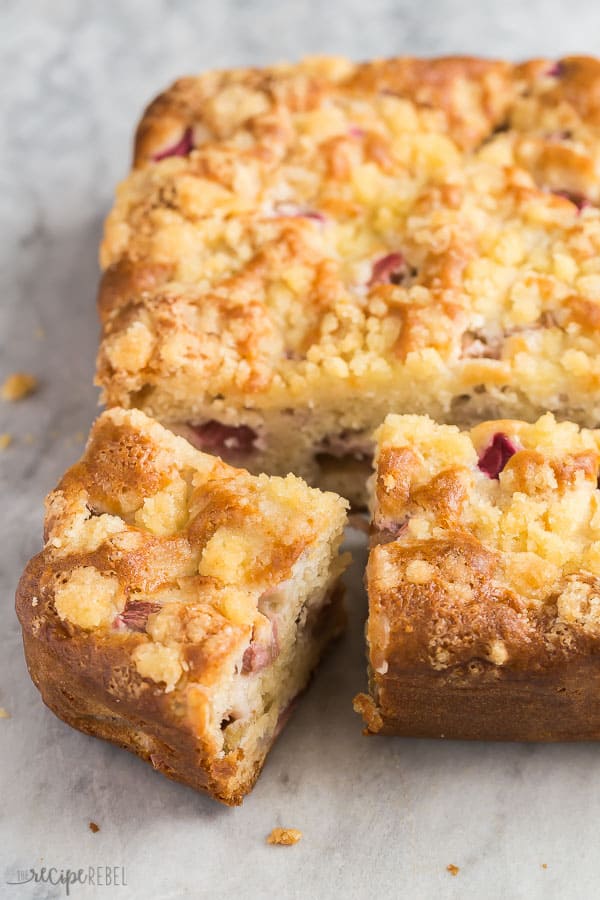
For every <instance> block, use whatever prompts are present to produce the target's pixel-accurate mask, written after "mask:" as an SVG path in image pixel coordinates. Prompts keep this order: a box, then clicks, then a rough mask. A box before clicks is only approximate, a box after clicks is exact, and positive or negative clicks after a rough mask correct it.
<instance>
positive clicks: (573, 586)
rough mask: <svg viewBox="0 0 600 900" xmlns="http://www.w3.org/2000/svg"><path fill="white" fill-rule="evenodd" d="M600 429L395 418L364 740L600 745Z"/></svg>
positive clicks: (384, 434) (384, 468) (384, 454)
mask: <svg viewBox="0 0 600 900" xmlns="http://www.w3.org/2000/svg"><path fill="white" fill-rule="evenodd" d="M599 465H600V431H592V430H585V429H582V430H580V429H579V428H578V426H577V425H575V424H573V423H571V422H562V423H558V422H557V421H556V420H555V419H554V417H553V416H552V415H551V414H550V413H546V414H545V415H543V416H542V417H541V418H540V419H539V420H538V421H537V422H536V423H535V424H527V423H525V422H522V421H516V420H508V419H507V420H501V421H488V422H483V423H481V424H479V425H477V426H476V427H474V428H473V429H472V430H471V431H466V430H464V431H461V430H459V429H458V428H457V427H456V426H452V425H440V424H437V423H435V422H433V421H432V420H431V419H429V418H427V417H422V416H414V415H405V416H394V415H392V416H389V417H388V418H387V419H386V421H385V423H384V424H383V425H382V426H381V428H380V429H379V430H378V432H377V451H376V475H375V476H374V478H373V481H372V501H371V502H372V547H371V551H370V557H369V562H368V567H367V587H368V593H369V620H368V624H367V643H368V653H369V681H370V690H369V694H368V695H366V694H361V695H359V696H358V697H357V698H356V699H355V708H356V709H357V711H359V712H361V713H362V715H363V717H364V720H365V722H366V725H367V731H368V732H371V733H383V734H400V735H409V736H417V737H438V738H439V737H446V738H467V739H479V738H481V739H490V740H518V741H563V740H598V739H600V491H599V490H598V469H599Z"/></svg>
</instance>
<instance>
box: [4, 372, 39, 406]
mask: <svg viewBox="0 0 600 900" xmlns="http://www.w3.org/2000/svg"><path fill="white" fill-rule="evenodd" d="M37 386H38V381H37V378H36V377H35V376H34V375H30V374H29V373H28V372H13V373H12V375H9V376H8V377H7V378H6V380H5V381H4V384H3V385H2V391H1V393H2V399H3V400H10V401H15V400H22V399H23V398H24V397H28V396H29V394H33V392H34V391H35V390H36V388H37Z"/></svg>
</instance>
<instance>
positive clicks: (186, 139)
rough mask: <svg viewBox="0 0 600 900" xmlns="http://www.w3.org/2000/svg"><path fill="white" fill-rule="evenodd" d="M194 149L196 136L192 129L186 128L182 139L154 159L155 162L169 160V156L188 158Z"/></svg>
mask: <svg viewBox="0 0 600 900" xmlns="http://www.w3.org/2000/svg"><path fill="white" fill-rule="evenodd" d="M193 148H194V134H193V131H192V129H191V128H186V130H185V131H184V132H183V134H182V136H181V138H180V139H179V140H178V141H177V142H176V143H175V144H172V145H171V146H170V147H167V148H166V149H165V150H161V151H160V152H159V153H156V154H155V155H154V156H153V157H152V158H153V160H154V162H160V160H161V159H167V157H169V156H187V155H188V154H189V153H190V152H191V151H192V150H193Z"/></svg>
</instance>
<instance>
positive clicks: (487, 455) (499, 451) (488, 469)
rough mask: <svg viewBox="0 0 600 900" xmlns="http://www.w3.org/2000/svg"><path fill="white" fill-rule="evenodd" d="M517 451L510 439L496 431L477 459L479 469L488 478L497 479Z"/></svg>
mask: <svg viewBox="0 0 600 900" xmlns="http://www.w3.org/2000/svg"><path fill="white" fill-rule="evenodd" d="M517 450H518V447H516V446H515V445H514V444H513V442H512V441H511V439H510V438H509V437H507V436H506V435H505V434H502V432H501V431H498V432H497V433H496V434H495V435H494V437H493V438H492V440H491V443H490V444H488V446H487V447H486V449H485V450H484V451H483V453H482V454H481V456H480V457H479V463H478V466H479V469H480V470H481V471H482V472H484V473H485V474H486V475H487V477H488V478H499V477H500V472H501V471H502V469H503V468H504V466H505V465H506V463H507V462H508V461H509V459H510V458H511V456H514V455H515V453H516V452H517Z"/></svg>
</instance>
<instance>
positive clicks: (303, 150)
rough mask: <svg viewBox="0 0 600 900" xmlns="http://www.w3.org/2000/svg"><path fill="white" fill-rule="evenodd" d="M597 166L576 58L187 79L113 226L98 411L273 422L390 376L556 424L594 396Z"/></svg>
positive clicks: (386, 63) (148, 131)
mask: <svg viewBox="0 0 600 900" xmlns="http://www.w3.org/2000/svg"><path fill="white" fill-rule="evenodd" d="M599 166H600V61H598V60H595V59H591V58H586V57H572V58H568V59H564V60H562V61H560V62H558V63H556V62H551V61H548V60H533V61H530V62H528V63H523V64H519V65H511V64H508V63H503V62H495V61H486V60H479V59H471V58H447V59H435V60H416V59H410V58H405V59H391V60H380V61H375V62H371V63H365V64H354V63H351V62H349V61H347V60H345V59H337V58H317V59H308V60H305V61H304V62H302V63H300V64H298V65H282V66H277V67H273V68H269V69H239V70H232V71H223V72H208V73H206V74H204V75H202V76H199V77H197V78H184V79H182V80H180V81H178V82H176V83H175V84H174V85H173V87H172V88H171V89H170V90H168V91H167V92H166V93H165V94H163V95H161V96H160V97H159V98H158V99H157V100H155V101H154V103H152V104H151V106H150V107H149V108H148V110H147V111H146V113H145V115H144V117H143V119H142V122H141V124H140V126H139V128H138V133H137V139H136V150H135V168H134V170H133V172H132V173H131V174H130V175H129V177H128V178H127V179H126V180H125V181H124V182H123V183H122V185H121V186H120V188H119V190H118V195H117V200H116V204H115V206H114V209H113V211H112V212H111V214H110V215H109V217H108V220H107V223H106V229H105V236H104V241H103V244H102V250H101V262H102V266H103V267H104V268H105V269H106V272H105V275H104V278H103V283H102V286H101V290H100V310H101V315H102V319H103V323H104V341H103V344H102V348H101V352H100V357H99V368H98V373H99V374H98V378H99V382H100V383H101V384H102V385H103V387H104V389H105V395H106V398H107V400H108V401H109V403H121V404H123V405H129V404H137V403H139V404H140V405H143V404H144V401H145V400H147V399H148V397H149V395H150V394H151V392H152V391H153V390H155V389H159V390H160V389H162V390H165V389H166V388H165V385H166V384H168V386H169V387H168V391H169V392H170V401H169V402H170V403H171V405H172V406H176V405H177V398H178V397H181V396H183V397H186V398H187V402H188V404H189V403H192V398H197V397H198V398H200V400H201V402H208V401H210V400H212V399H214V398H216V397H219V396H221V395H223V394H224V395H226V396H227V397H228V398H234V399H235V398H238V399H239V398H245V399H246V400H247V401H248V402H252V403H253V404H255V405H260V404H261V403H262V404H285V403H286V402H289V401H290V398H292V399H293V398H296V399H297V400H298V401H300V400H302V399H306V398H307V397H310V396H314V393H315V390H316V386H317V385H318V384H319V383H321V382H322V380H323V379H327V380H329V381H334V382H336V383H338V384H340V385H341V384H342V383H344V384H345V385H346V386H348V388H349V389H350V388H353V386H355V385H356V384H357V383H360V384H361V385H367V384H373V385H378V384H382V383H386V382H389V381H390V380H391V379H396V381H397V376H398V373H399V371H402V372H404V373H405V374H406V375H407V376H408V377H409V379H410V380H412V382H413V383H420V384H422V385H423V389H424V390H431V391H435V392H437V393H438V394H444V393H445V394H447V395H448V396H450V395H451V396H454V395H456V394H460V393H461V391H464V390H468V389H470V388H471V387H473V386H475V385H479V384H491V385H495V386H498V387H501V386H502V385H506V384H509V385H515V384H518V386H519V389H520V390H522V391H524V392H525V393H526V394H527V396H528V397H529V398H530V399H531V402H532V403H537V404H540V405H542V406H551V407H553V408H556V404H557V403H558V402H559V400H558V398H560V396H561V394H562V393H563V392H567V393H569V394H570V395H571V396H583V395H585V393H586V392H589V391H590V390H597V388H598V379H599V377H600V362H599V360H600V356H599V355H598V351H599V349H600V339H599V337H598V334H600V331H599V328H598V325H599V323H600V305H599V304H600V215H599V213H598V208H597V206H598V203H599V202H600V188H599V184H600V180H599V174H600V168H599ZM182 404H183V406H185V401H183V402H182Z"/></svg>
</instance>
